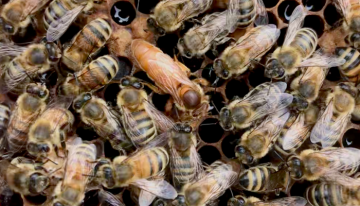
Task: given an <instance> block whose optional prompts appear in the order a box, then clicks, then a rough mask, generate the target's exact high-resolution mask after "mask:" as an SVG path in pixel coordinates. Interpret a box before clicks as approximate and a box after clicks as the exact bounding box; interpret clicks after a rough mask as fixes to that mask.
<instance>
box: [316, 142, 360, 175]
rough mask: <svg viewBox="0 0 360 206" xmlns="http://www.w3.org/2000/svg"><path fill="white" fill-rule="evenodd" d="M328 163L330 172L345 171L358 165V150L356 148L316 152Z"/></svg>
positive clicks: (359, 155)
mask: <svg viewBox="0 0 360 206" xmlns="http://www.w3.org/2000/svg"><path fill="white" fill-rule="evenodd" d="M316 153H317V155H321V156H322V157H324V158H325V159H326V160H328V161H329V162H330V165H329V167H328V169H329V170H332V171H345V170H349V169H352V168H354V167H357V166H359V165H360V150H359V149H356V148H351V147H348V148H340V147H337V148H330V149H323V150H321V151H319V152H316Z"/></svg>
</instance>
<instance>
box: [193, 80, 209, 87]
mask: <svg viewBox="0 0 360 206" xmlns="http://www.w3.org/2000/svg"><path fill="white" fill-rule="evenodd" d="M192 81H193V82H194V83H196V84H200V85H201V86H202V87H208V86H210V83H209V82H208V81H207V80H206V79H204V78H196V79H194V80H192Z"/></svg>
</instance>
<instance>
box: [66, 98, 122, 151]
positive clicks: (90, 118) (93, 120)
mask: <svg viewBox="0 0 360 206" xmlns="http://www.w3.org/2000/svg"><path fill="white" fill-rule="evenodd" d="M73 108H74V109H75V111H76V112H78V113H80V117H81V120H82V121H83V122H84V123H85V124H87V125H90V126H91V127H92V128H94V129H95V131H96V133H98V135H99V136H100V137H102V138H106V139H108V140H109V142H110V143H111V146H112V147H113V148H114V149H116V150H119V151H123V149H124V148H123V147H122V145H123V142H128V141H127V140H126V136H125V134H124V130H123V127H122V126H121V124H120V122H119V121H120V120H119V118H120V117H119V114H117V113H116V111H114V110H112V109H111V108H109V106H108V105H107V104H106V102H105V101H104V100H103V99H101V98H97V97H95V96H92V95H91V94H90V93H82V94H81V95H79V96H78V97H77V98H76V99H75V100H74V102H73Z"/></svg>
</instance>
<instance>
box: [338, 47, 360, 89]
mask: <svg viewBox="0 0 360 206" xmlns="http://www.w3.org/2000/svg"><path fill="white" fill-rule="evenodd" d="M335 53H336V55H338V57H339V58H341V59H344V60H345V64H343V65H342V66H339V70H340V72H341V74H342V77H344V78H345V79H346V80H348V81H351V82H354V83H357V82H358V79H359V77H360V66H359V62H357V59H358V58H359V56H360V53H359V52H358V51H357V50H356V49H353V48H351V47H337V48H336V49H335Z"/></svg>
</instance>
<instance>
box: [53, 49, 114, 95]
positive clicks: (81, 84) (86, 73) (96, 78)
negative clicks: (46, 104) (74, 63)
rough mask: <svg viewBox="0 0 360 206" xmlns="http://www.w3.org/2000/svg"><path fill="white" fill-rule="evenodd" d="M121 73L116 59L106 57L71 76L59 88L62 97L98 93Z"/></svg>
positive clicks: (96, 60) (94, 61)
mask: <svg viewBox="0 0 360 206" xmlns="http://www.w3.org/2000/svg"><path fill="white" fill-rule="evenodd" d="M118 71H119V64H118V60H117V58H116V57H113V56H110V55H105V56H101V57H99V58H97V59H95V60H93V61H91V62H90V64H88V65H87V66H86V67H84V68H83V69H82V70H80V71H78V72H76V73H74V76H71V75H69V76H68V77H67V78H66V80H65V82H64V83H63V84H62V85H61V86H60V87H59V88H58V92H59V94H61V95H73V96H76V95H79V94H81V93H83V92H89V91H96V90H98V89H100V88H102V87H104V86H105V85H106V84H108V83H109V82H110V81H111V80H112V79H113V78H114V77H115V76H116V74H117V72H118Z"/></svg>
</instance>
